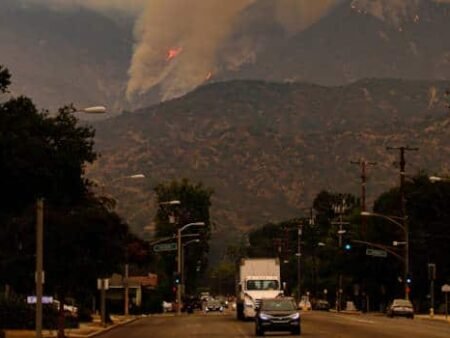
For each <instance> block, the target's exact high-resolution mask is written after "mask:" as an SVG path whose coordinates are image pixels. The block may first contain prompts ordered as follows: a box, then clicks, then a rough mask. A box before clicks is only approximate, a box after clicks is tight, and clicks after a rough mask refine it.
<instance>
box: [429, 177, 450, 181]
mask: <svg viewBox="0 0 450 338" xmlns="http://www.w3.org/2000/svg"><path fill="white" fill-rule="evenodd" d="M428 179H429V180H430V182H431V183H436V182H450V178H447V177H439V176H430V177H428Z"/></svg>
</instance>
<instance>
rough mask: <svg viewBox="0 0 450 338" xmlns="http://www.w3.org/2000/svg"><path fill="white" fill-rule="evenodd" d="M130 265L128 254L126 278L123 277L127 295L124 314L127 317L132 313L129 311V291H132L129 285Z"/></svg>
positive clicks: (125, 295) (125, 296)
mask: <svg viewBox="0 0 450 338" xmlns="http://www.w3.org/2000/svg"><path fill="white" fill-rule="evenodd" d="M128 270H129V265H128V254H127V263H125V273H124V277H123V284H124V290H125V294H124V314H125V316H128V315H129V313H130V311H129V307H130V306H129V304H130V296H129V289H130V285H129V283H128V280H129V273H128V272H129V271H128Z"/></svg>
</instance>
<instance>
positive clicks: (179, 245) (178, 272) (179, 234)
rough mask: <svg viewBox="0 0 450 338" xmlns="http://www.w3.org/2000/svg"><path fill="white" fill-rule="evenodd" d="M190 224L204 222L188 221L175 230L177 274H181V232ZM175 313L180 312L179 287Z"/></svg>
mask: <svg viewBox="0 0 450 338" xmlns="http://www.w3.org/2000/svg"><path fill="white" fill-rule="evenodd" d="M192 226H205V222H193V223H188V224H186V225H184V226H182V227H181V228H179V229H178V230H177V274H178V276H181V250H182V247H181V233H182V232H183V231H184V230H186V229H188V228H190V227H192ZM177 303H178V304H177V305H178V307H177V313H178V314H181V288H180V287H178V288H177Z"/></svg>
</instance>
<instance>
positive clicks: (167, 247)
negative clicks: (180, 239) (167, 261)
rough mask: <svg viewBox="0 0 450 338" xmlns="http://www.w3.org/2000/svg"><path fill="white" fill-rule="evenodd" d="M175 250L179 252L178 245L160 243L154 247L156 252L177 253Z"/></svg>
mask: <svg viewBox="0 0 450 338" xmlns="http://www.w3.org/2000/svg"><path fill="white" fill-rule="evenodd" d="M175 250H177V243H160V244H155V245H154V246H153V251H154V252H161V251H175Z"/></svg>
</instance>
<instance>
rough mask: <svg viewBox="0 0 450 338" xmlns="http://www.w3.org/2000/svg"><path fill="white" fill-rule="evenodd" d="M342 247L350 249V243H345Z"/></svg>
mask: <svg viewBox="0 0 450 338" xmlns="http://www.w3.org/2000/svg"><path fill="white" fill-rule="evenodd" d="M344 249H345V250H347V251H350V250H351V249H352V245H351V244H350V243H347V244H345V245H344Z"/></svg>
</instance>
